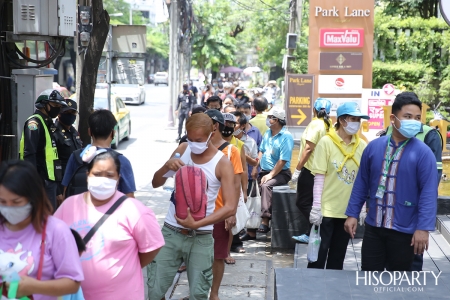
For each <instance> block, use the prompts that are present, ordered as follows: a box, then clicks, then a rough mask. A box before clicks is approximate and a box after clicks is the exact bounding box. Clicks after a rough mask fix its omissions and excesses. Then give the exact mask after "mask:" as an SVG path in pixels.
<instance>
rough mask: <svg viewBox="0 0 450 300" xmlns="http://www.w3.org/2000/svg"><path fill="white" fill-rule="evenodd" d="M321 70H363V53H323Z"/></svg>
mask: <svg viewBox="0 0 450 300" xmlns="http://www.w3.org/2000/svg"><path fill="white" fill-rule="evenodd" d="M319 63H320V65H319V70H336V71H341V70H362V69H363V54H362V52H321V53H320V58H319Z"/></svg>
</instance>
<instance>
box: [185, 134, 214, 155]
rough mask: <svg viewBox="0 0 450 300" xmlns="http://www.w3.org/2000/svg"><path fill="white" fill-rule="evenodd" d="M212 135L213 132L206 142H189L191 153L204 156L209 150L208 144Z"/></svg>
mask: <svg viewBox="0 0 450 300" xmlns="http://www.w3.org/2000/svg"><path fill="white" fill-rule="evenodd" d="M211 134H212V132H211V133H210V134H209V136H208V139H207V140H206V142H203V143H202V142H191V141H190V140H188V141H187V142H188V145H189V148H190V149H191V152H192V153H194V154H202V153H203V152H205V151H206V149H208V142H209V139H210V138H211Z"/></svg>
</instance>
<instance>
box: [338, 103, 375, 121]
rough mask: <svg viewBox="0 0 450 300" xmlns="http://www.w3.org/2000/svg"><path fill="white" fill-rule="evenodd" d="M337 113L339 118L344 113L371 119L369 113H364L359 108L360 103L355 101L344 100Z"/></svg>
mask: <svg viewBox="0 0 450 300" xmlns="http://www.w3.org/2000/svg"><path fill="white" fill-rule="evenodd" d="M336 114H337V117H338V118H339V117H340V116H343V115H349V116H353V117H361V118H363V119H366V120H369V119H370V118H369V116H368V115H365V114H363V113H362V112H361V111H360V110H359V108H358V104H357V103H355V102H344V103H343V104H342V105H341V106H339V107H338V108H337V112H336Z"/></svg>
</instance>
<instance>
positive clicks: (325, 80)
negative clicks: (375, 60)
mask: <svg viewBox="0 0 450 300" xmlns="http://www.w3.org/2000/svg"><path fill="white" fill-rule="evenodd" d="M362 87H363V76H362V75H319V89H318V90H319V94H361V90H362Z"/></svg>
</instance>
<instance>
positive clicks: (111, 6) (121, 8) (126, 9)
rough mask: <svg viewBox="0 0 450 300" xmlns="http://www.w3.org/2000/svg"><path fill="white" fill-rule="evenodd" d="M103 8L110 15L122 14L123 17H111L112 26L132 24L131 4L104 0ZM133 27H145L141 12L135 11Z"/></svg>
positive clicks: (117, 0) (122, 0)
mask: <svg viewBox="0 0 450 300" xmlns="http://www.w3.org/2000/svg"><path fill="white" fill-rule="evenodd" d="M103 7H104V9H105V10H106V11H107V12H108V13H109V14H117V13H122V14H123V16H120V17H111V20H110V24H112V25H128V24H130V8H131V7H130V4H129V3H127V2H125V1H124V0H103ZM132 13H133V25H145V22H144V20H143V17H142V13H141V12H140V11H136V10H133V12H132Z"/></svg>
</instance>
